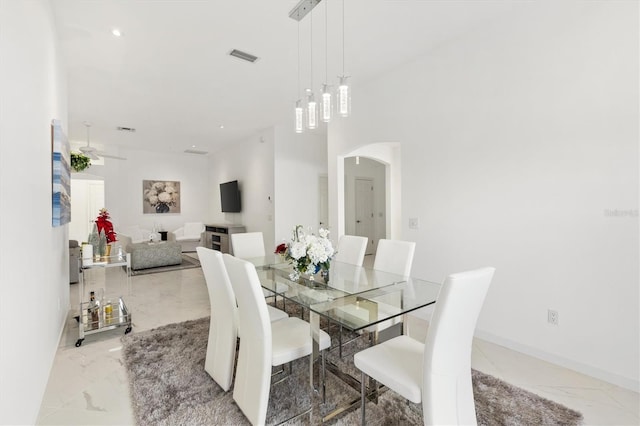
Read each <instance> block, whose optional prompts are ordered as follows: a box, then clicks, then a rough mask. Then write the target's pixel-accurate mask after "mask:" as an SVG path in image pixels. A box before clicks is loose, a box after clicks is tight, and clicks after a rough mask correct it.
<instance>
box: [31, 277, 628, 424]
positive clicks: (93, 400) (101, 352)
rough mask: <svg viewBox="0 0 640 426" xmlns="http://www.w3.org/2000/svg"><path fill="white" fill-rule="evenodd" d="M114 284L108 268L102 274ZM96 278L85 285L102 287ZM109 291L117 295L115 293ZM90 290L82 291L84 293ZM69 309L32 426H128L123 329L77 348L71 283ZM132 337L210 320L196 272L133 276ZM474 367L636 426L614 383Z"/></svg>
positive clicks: (482, 346)
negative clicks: (155, 328)
mask: <svg viewBox="0 0 640 426" xmlns="http://www.w3.org/2000/svg"><path fill="white" fill-rule="evenodd" d="M107 272H108V274H107V277H108V278H109V279H112V278H115V281H118V279H119V277H118V276H117V274H118V273H119V272H118V271H117V270H115V268H113V269H112V270H109V271H107ZM103 280H104V274H101V273H96V274H94V277H93V281H94V282H93V284H92V285H91V286H92V287H102V284H101V282H102V281H103ZM110 287H111V286H109V287H108V289H107V290H108V292H111V293H113V292H116V293H115V294H117V292H118V291H119V290H118V289H117V288H118V287H119V286H115V287H116V289H113V290H110ZM89 290H90V289H89V288H87V289H86V293H87V294H88V291H89ZM70 295H71V301H72V312H70V314H69V320H68V321H67V324H66V327H65V330H64V332H63V335H62V339H61V342H60V346H59V348H58V351H57V354H56V357H55V360H54V364H53V368H52V369H51V374H50V377H49V383H48V385H47V389H46V392H45V395H44V398H43V401H42V406H41V408H40V414H39V417H38V420H37V424H39V425H51V424H61V425H129V424H133V423H134V421H133V414H132V407H131V403H130V399H129V389H128V383H127V375H126V372H125V370H124V366H123V363H122V359H121V341H120V340H121V338H122V336H123V333H124V329H123V328H119V329H116V330H112V331H105V332H103V333H99V334H94V335H90V336H87V338H86V339H85V341H84V343H83V344H82V346H81V347H79V348H76V347H75V342H76V340H77V339H78V325H77V323H76V321H75V319H73V315H75V314H76V312H77V308H76V303H77V301H78V285H77V284H74V285H72V286H70ZM125 302H126V303H127V305H128V306H129V308H130V310H131V312H132V316H133V333H136V332H140V331H143V330H149V329H151V328H154V327H158V326H161V325H165V324H170V323H174V322H180V321H186V320H190V319H196V318H201V317H204V316H208V315H209V300H208V293H207V289H206V285H205V282H204V278H203V275H202V270H201V269H200V268H197V269H187V270H182V271H174V272H165V273H160V274H151V275H142V276H136V277H133V278H132V293H131V294H129V295H126V296H125ZM472 364H473V367H474V368H476V369H478V370H480V371H483V372H485V373H488V374H492V375H494V376H497V377H499V378H501V379H503V380H505V381H507V382H509V383H512V384H515V385H517V386H520V387H522V388H524V389H527V390H529V391H532V392H535V393H537V394H539V395H541V396H544V397H546V398H549V399H551V400H554V401H557V402H559V403H561V404H564V405H566V406H568V407H570V408H573V409H575V410H578V411H580V412H581V413H583V415H584V423H585V424H587V425H639V424H640V407H639V405H640V404H639V396H638V394H637V393H635V392H631V391H628V390H625V389H622V388H619V387H617V386H614V385H611V384H608V383H605V382H602V381H599V380H596V379H593V378H591V377H588V376H585V375H582V374H579V373H576V372H573V371H571V370H567V369H565V368H561V367H558V366H556V365H553V364H550V363H547V362H544V361H540V360H538V359H535V358H532V357H529V356H527V355H523V354H521V353H518V352H514V351H512V350H509V349H506V348H504V347H501V346H498V345H494V344H492V343H488V342H485V341H482V340H478V339H476V340H475V342H474V345H473V361H472Z"/></svg>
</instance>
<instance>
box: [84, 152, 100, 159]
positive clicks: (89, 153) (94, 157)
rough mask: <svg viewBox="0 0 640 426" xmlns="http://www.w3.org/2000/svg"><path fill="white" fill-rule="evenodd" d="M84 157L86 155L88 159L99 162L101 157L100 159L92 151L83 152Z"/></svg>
mask: <svg viewBox="0 0 640 426" xmlns="http://www.w3.org/2000/svg"><path fill="white" fill-rule="evenodd" d="M83 152H84V155H86V156H87V157H89V158H91V159H92V160H99V159H100V157H98V156H97V155H96V154H94V152H93V150H90V151H83Z"/></svg>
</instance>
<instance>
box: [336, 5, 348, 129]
mask: <svg viewBox="0 0 640 426" xmlns="http://www.w3.org/2000/svg"><path fill="white" fill-rule="evenodd" d="M338 78H339V80H340V83H339V84H338V91H337V93H336V106H337V108H338V114H340V116H342V117H348V116H349V115H350V114H351V88H350V87H349V83H348V81H347V79H348V78H349V77H348V76H346V75H345V73H344V0H342V75H341V76H339V77H338Z"/></svg>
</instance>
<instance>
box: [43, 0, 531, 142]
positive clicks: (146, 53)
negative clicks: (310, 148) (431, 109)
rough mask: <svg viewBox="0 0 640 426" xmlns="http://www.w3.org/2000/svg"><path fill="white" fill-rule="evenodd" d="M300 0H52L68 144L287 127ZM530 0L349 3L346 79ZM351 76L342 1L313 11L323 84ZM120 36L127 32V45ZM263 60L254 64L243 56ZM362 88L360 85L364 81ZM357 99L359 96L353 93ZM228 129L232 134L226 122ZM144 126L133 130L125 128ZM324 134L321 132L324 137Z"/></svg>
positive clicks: (305, 81)
mask: <svg viewBox="0 0 640 426" xmlns="http://www.w3.org/2000/svg"><path fill="white" fill-rule="evenodd" d="M296 4H297V0H271V1H265V0H243V1H233V0H227V1H222V0H92V1H87V0H53V1H52V5H53V9H54V14H55V17H56V24H57V28H58V34H59V39H60V40H59V41H60V47H61V49H62V52H63V57H64V60H65V63H66V66H67V73H68V94H69V98H68V107H69V128H68V135H69V139H70V140H71V141H72V142H73V141H80V142H82V143H84V142H86V138H87V132H86V127H85V126H84V125H83V122H85V121H89V122H91V123H92V127H91V143H92V145H97V146H98V147H99V148H100V147H103V148H104V150H105V151H107V152H112V153H115V152H117V151H118V147H119V146H123V147H130V148H134V149H144V150H160V151H171V152H183V151H184V150H185V149H189V148H191V147H192V146H194V145H195V147H196V148H195V149H198V150H203V151H208V152H215V151H216V150H218V149H220V148H221V147H223V146H225V145H226V144H229V143H233V142H234V141H238V140H243V139H245V138H248V137H251V136H256V137H257V135H258V133H259V132H260V131H261V130H262V129H266V128H269V127H271V126H273V125H274V124H276V123H283V124H288V123H289V120H290V117H291V115H292V111H293V104H294V103H295V100H296V99H297V97H298V96H297V93H298V89H297V86H298V84H297V74H298V72H297V62H298V55H297V30H298V22H297V21H295V20H293V19H291V18H289V17H288V15H289V11H290V10H291V9H293V7H294V6H295V5H296ZM518 4H522V2H512V1H509V0H504V1H488V0H487V1H484V0H467V1H464V0H451V1H446V0H345V6H344V7H345V28H346V31H345V46H346V52H345V62H346V66H345V72H346V74H347V75H351V76H352V80H353V81H354V82H358V83H362V82H366V81H367V80H370V79H372V78H375V77H376V76H379V75H380V74H381V73H384V72H385V71H387V70H389V69H391V68H394V67H396V66H399V65H401V64H403V63H406V62H408V61H411V60H412V58H414V57H416V56H420V55H423V54H425V53H427V52H428V51H429V50H430V49H433V48H434V47H437V46H438V45H441V44H442V43H444V42H447V41H449V40H451V39H454V38H456V37H459V36H460V35H461V34H463V33H465V32H467V31H469V30H470V29H472V28H473V27H475V26H482V25H490V24H491V22H490V21H491V20H492V19H496V18H498V17H504V16H505V14H507V13H508V12H510V11H511V10H512V9H513V8H514V7H517V5H518ZM325 6H326V7H328V14H326V15H327V16H328V28H329V31H328V38H329V40H328V62H327V68H328V71H327V73H328V76H329V80H330V82H331V83H335V82H336V80H337V79H336V76H337V75H339V74H342V35H341V34H342V30H341V27H342V20H341V19H342V18H341V16H342V0H323V1H322V2H321V3H320V4H319V5H318V6H317V7H316V8H315V9H314V12H313V72H314V74H313V88H314V90H315V91H316V93H318V92H319V90H320V88H321V84H322V83H323V81H324V80H325ZM310 27H311V15H307V16H306V17H305V18H304V19H303V20H302V21H301V22H300V26H299V29H300V40H301V42H300V45H301V55H300V62H301V71H300V74H301V87H302V89H304V88H305V87H308V86H309V84H310V83H309V82H310V72H309V70H310V62H311V59H310V56H311V55H310V45H311V42H310V32H311V31H310V29H311V28H310ZM112 28H119V29H121V31H122V32H123V36H122V37H120V38H116V37H114V36H113V35H112V34H111V30H112ZM234 48H235V49H240V50H243V51H246V52H248V53H251V54H254V55H256V56H258V57H259V58H260V59H259V60H258V61H257V62H255V63H253V64H251V63H248V62H244V61H241V60H239V59H236V58H233V57H230V56H229V55H228V53H229V52H230V51H231V50H232V49H234ZM356 87H357V84H356ZM354 96H357V92H355V93H354ZM221 125H224V129H221V128H220V126H221ZM118 126H123V127H133V128H135V129H136V130H137V131H136V132H135V133H125V132H120V131H117V130H116V127H118ZM319 131H322V129H321V130H319Z"/></svg>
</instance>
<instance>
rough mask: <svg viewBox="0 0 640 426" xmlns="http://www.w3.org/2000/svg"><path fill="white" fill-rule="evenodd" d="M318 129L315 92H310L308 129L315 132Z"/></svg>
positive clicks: (308, 99)
mask: <svg viewBox="0 0 640 426" xmlns="http://www.w3.org/2000/svg"><path fill="white" fill-rule="evenodd" d="M316 127H318V104H317V102H316V99H315V97H314V96H313V92H311V91H309V96H308V98H307V128H308V129H309V130H313V129H315V128H316Z"/></svg>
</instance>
